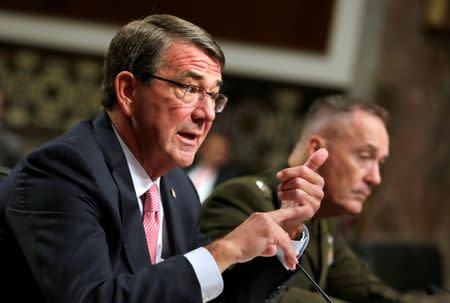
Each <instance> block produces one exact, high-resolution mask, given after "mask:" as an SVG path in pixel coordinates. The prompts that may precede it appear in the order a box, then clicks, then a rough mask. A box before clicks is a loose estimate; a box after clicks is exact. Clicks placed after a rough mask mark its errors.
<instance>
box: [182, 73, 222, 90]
mask: <svg viewBox="0 0 450 303" xmlns="http://www.w3.org/2000/svg"><path fill="white" fill-rule="evenodd" d="M181 78H192V79H195V80H199V81H200V80H204V79H205V76H204V75H203V73H200V72H198V71H195V70H188V71H186V72H184V73H183V74H182V75H181ZM216 85H217V86H219V87H222V85H223V81H222V80H216Z"/></svg>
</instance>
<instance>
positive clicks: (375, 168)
mask: <svg viewBox="0 0 450 303" xmlns="http://www.w3.org/2000/svg"><path fill="white" fill-rule="evenodd" d="M364 179H365V180H364V181H366V182H367V183H370V184H371V185H374V186H378V185H380V184H381V174H380V165H379V164H378V163H374V164H373V165H372V166H371V167H370V168H369V169H368V171H367V173H366V175H365V178H364Z"/></svg>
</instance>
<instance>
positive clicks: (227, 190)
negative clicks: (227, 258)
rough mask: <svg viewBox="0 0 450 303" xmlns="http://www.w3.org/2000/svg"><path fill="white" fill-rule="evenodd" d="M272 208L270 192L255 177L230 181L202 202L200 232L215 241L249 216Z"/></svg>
mask: <svg viewBox="0 0 450 303" xmlns="http://www.w3.org/2000/svg"><path fill="white" fill-rule="evenodd" d="M273 209H274V206H273V203H272V193H271V191H270V189H269V187H268V186H267V185H266V184H265V183H263V182H262V181H261V180H260V179H259V178H257V177H241V178H236V179H231V180H229V181H227V182H224V183H222V184H221V185H219V186H218V187H217V188H216V189H215V190H214V192H213V193H212V194H211V195H210V196H209V198H208V199H207V200H206V201H205V202H204V203H203V205H202V210H201V220H200V222H201V229H202V231H203V232H204V233H205V234H206V235H208V236H209V237H210V238H211V239H212V240H215V239H217V238H220V237H222V236H224V235H226V234H228V233H229V232H230V231H232V230H233V229H234V228H235V227H237V226H238V225H240V224H241V223H242V222H243V221H245V219H247V217H248V216H250V215H251V214H252V213H254V212H266V211H271V210H273Z"/></svg>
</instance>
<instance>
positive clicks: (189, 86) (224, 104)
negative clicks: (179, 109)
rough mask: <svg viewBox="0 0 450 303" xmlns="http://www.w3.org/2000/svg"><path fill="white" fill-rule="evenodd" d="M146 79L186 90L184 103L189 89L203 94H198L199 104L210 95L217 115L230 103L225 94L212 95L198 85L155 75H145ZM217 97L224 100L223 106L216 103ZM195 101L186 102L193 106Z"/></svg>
mask: <svg viewBox="0 0 450 303" xmlns="http://www.w3.org/2000/svg"><path fill="white" fill-rule="evenodd" d="M144 78H146V79H147V80H148V78H154V79H156V80H160V81H164V82H166V83H170V84H173V85H175V86H178V87H182V88H184V93H183V98H182V100H183V101H186V100H185V99H184V98H185V95H186V93H187V92H188V89H189V88H195V89H197V90H199V91H200V92H201V93H198V94H199V99H197V102H199V101H202V100H203V99H204V98H205V96H206V95H208V96H209V97H210V98H211V100H213V101H214V111H215V112H216V113H221V112H222V111H223V110H224V109H225V106H226V105H227V102H228V97H227V96H225V95H224V94H221V93H210V92H208V91H207V90H206V89H205V88H203V87H201V86H198V85H191V84H184V83H181V82H178V81H175V80H170V79H166V78H163V77H160V76H156V75H154V74H145V77H144ZM217 97H219V98H222V99H221V100H223V101H222V102H221V104H220V103H218V102H217V101H216V99H215V98H217ZM194 101H195V100H194ZM194 101H191V102H185V103H186V104H191V103H192V102H194Z"/></svg>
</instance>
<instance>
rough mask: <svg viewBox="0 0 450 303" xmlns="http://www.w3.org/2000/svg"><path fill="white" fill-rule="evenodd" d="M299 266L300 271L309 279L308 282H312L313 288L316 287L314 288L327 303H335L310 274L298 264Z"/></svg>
mask: <svg viewBox="0 0 450 303" xmlns="http://www.w3.org/2000/svg"><path fill="white" fill-rule="evenodd" d="M297 266H298V267H299V268H300V270H301V271H302V273H303V274H304V275H305V276H306V277H307V278H308V280H309V281H310V282H311V284H312V286H314V288H315V289H316V290H317V291H318V292H319V293H320V294H321V295H322V297H323V298H324V299H325V301H327V302H328V303H333V301H331V299H330V297H328V296H327V294H326V293H325V292H324V291H323V290H322V288H320V286H319V285H318V284H317V283H316V281H314V279H313V278H311V276H310V275H308V273H307V272H306V270H305V269H304V268H303V267H302V266H301V265H300V263H299V264H297Z"/></svg>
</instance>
